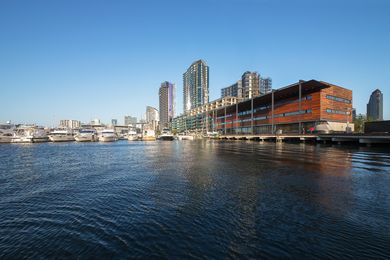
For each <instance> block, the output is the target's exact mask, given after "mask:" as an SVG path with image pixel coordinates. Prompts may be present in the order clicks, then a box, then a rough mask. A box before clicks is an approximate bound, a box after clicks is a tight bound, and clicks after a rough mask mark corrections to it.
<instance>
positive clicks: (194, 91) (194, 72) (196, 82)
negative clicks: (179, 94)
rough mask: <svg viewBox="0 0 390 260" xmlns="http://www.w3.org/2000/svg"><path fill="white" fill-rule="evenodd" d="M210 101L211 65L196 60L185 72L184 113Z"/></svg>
mask: <svg viewBox="0 0 390 260" xmlns="http://www.w3.org/2000/svg"><path fill="white" fill-rule="evenodd" d="M208 102H209V66H207V64H206V62H204V61H203V60H198V61H195V62H194V63H192V64H191V66H190V67H189V68H188V69H187V71H186V72H185V73H184V74H183V109H184V113H186V112H188V111H189V110H191V109H193V108H195V107H198V106H201V105H204V104H206V103H208Z"/></svg>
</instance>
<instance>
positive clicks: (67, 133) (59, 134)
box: [49, 129, 75, 142]
mask: <svg viewBox="0 0 390 260" xmlns="http://www.w3.org/2000/svg"><path fill="white" fill-rule="evenodd" d="M49 139H50V141H52V142H71V141H74V140H75V139H74V136H73V132H72V131H71V130H68V129H57V130H54V131H52V132H50V133H49Z"/></svg>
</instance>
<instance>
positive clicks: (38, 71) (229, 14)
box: [0, 0, 390, 126]
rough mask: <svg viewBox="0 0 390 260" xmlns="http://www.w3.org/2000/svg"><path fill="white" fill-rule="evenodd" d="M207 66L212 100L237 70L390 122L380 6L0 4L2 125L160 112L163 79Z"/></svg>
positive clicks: (386, 41)
mask: <svg viewBox="0 0 390 260" xmlns="http://www.w3.org/2000/svg"><path fill="white" fill-rule="evenodd" d="M200 58H202V59H204V60H205V61H206V62H207V63H208V65H209V66H210V98H211V99H216V98H218V97H219V95H220V89H221V88H222V87H226V86H228V85H229V84H232V83H234V82H235V81H237V80H238V79H239V78H240V76H241V74H242V73H243V72H244V71H246V70H253V71H258V72H259V73H260V74H262V75H264V76H270V77H272V79H273V86H274V88H279V87H283V86H285V85H288V84H291V83H294V82H297V81H298V80H299V79H304V80H309V79H318V80H323V81H328V82H330V83H334V84H338V85H341V86H344V87H346V88H349V89H352V90H353V99H354V100H353V104H354V107H356V108H357V112H358V113H365V112H366V103H367V102H368V98H369V95H370V93H371V92H372V91H373V90H375V89H376V88H379V89H381V90H382V92H383V94H384V116H385V118H386V119H390V101H389V98H390V77H389V73H390V1H387V0H383V1H380V0H366V1H359V0H353V1H352V0H351V1H342V0H318V1H312V0H307V1H303V0H302V1H287V0H286V1H282V0H272V1H271V0H221V1H218V0H203V1H202V0H198V1H184V0H181V1H168V0H165V1H159V0H156V1H149V0H143V1H115V0H113V1H108V0H106V1H99V0H94V1H88V0H81V1H80V0H56V1H52V0H47V1H41V0H35V1H19V0H2V1H1V2H0V89H1V92H0V97H1V102H0V122H4V121H6V120H12V121H13V122H15V123H32V122H36V123H39V124H45V125H50V126H53V125H57V124H58V122H59V120H60V119H78V120H81V121H83V122H88V121H89V120H91V119H93V118H100V119H101V120H102V121H103V122H109V121H110V119H111V118H117V119H119V122H120V123H122V122H123V116H124V115H133V116H137V117H138V118H139V117H140V116H141V115H142V114H143V113H144V111H145V107H146V106H147V105H151V106H154V107H157V108H158V88H159V86H160V83H161V82H163V81H166V80H168V81H171V82H174V83H175V84H176V88H177V111H176V112H177V114H178V113H181V112H182V88H183V82H182V74H183V72H185V70H186V69H187V68H188V66H189V65H190V64H191V63H192V62H193V61H195V60H197V59H200Z"/></svg>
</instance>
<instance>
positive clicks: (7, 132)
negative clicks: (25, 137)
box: [0, 123, 15, 143]
mask: <svg viewBox="0 0 390 260" xmlns="http://www.w3.org/2000/svg"><path fill="white" fill-rule="evenodd" d="M14 131H15V125H13V124H10V123H7V124H1V125H0V143H10V142H11V141H12V137H13V134H14Z"/></svg>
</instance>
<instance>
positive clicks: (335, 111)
mask: <svg viewBox="0 0 390 260" xmlns="http://www.w3.org/2000/svg"><path fill="white" fill-rule="evenodd" d="M326 112H327V113H329V114H338V115H349V114H350V113H349V112H348V111H341V110H336V109H330V108H327V109H326Z"/></svg>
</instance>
